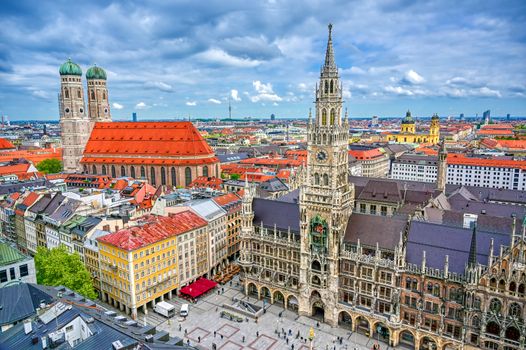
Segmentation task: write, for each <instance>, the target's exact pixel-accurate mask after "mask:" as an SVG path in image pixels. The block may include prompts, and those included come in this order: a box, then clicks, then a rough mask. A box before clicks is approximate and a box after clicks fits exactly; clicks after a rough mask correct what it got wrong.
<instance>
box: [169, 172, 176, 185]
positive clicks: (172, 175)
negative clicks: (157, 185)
mask: <svg viewBox="0 0 526 350" xmlns="http://www.w3.org/2000/svg"><path fill="white" fill-rule="evenodd" d="M170 173H171V174H170V175H171V177H172V186H176V177H175V168H174V167H172V169H171V170H170Z"/></svg>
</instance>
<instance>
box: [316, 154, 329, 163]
mask: <svg viewBox="0 0 526 350" xmlns="http://www.w3.org/2000/svg"><path fill="white" fill-rule="evenodd" d="M316 159H318V160H319V161H320V162H324V161H326V160H327V153H326V152H325V151H319V152H318V153H317V154H316Z"/></svg>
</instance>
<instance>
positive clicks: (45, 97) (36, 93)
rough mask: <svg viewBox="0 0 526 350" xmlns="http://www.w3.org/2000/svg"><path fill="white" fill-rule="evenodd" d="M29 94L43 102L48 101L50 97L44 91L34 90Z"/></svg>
mask: <svg viewBox="0 0 526 350" xmlns="http://www.w3.org/2000/svg"><path fill="white" fill-rule="evenodd" d="M31 94H32V95H33V96H35V97H38V98H41V99H43V100H49V99H50V98H51V95H50V94H49V93H48V92H46V91H44V90H34V91H33V92H32V93H31Z"/></svg>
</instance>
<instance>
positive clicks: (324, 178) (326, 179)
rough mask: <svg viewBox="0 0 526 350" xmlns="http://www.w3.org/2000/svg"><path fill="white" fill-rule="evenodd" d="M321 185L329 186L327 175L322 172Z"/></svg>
mask: <svg viewBox="0 0 526 350" xmlns="http://www.w3.org/2000/svg"><path fill="white" fill-rule="evenodd" d="M323 185H325V186H329V175H327V174H323Z"/></svg>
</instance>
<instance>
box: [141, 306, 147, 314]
mask: <svg viewBox="0 0 526 350" xmlns="http://www.w3.org/2000/svg"><path fill="white" fill-rule="evenodd" d="M146 304H148V303H145V304H143V305H142V312H143V313H144V314H145V315H148V307H147V306H146Z"/></svg>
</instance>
